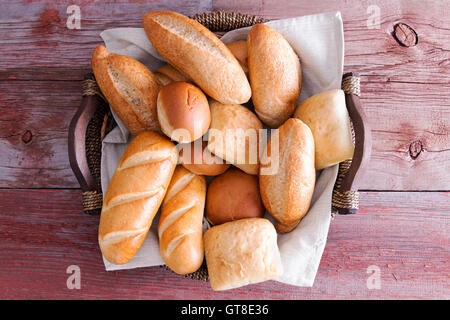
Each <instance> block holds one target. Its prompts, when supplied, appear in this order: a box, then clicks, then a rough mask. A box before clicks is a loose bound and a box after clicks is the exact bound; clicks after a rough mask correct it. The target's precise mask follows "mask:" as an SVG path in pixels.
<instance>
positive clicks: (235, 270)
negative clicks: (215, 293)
mask: <svg viewBox="0 0 450 320" xmlns="http://www.w3.org/2000/svg"><path fill="white" fill-rule="evenodd" d="M203 239H204V243H205V256H206V265H207V267H208V274H209V281H210V284H211V287H212V289H213V290H227V289H233V288H237V287H241V286H245V285H248V284H252V283H258V282H262V281H266V280H270V279H275V278H278V277H280V276H281V275H282V273H283V266H282V264H281V259H280V252H279V250H278V245H277V233H276V231H275V228H274V227H273V224H272V223H271V222H270V221H269V220H267V219H263V218H249V219H241V220H236V221H232V222H227V223H224V224H221V225H219V226H214V227H212V228H210V229H208V230H207V231H206V232H205V234H204V237H203Z"/></svg>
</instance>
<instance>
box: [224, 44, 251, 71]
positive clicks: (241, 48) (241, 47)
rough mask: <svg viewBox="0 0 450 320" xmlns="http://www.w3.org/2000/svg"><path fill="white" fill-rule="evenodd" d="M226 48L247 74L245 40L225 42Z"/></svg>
mask: <svg viewBox="0 0 450 320" xmlns="http://www.w3.org/2000/svg"><path fill="white" fill-rule="evenodd" d="M227 47H228V49H230V51H231V53H232V54H233V55H234V56H235V57H236V59H237V60H238V61H239V63H240V64H241V67H242V69H243V70H244V72H245V74H246V75H247V76H248V47H247V41H245V40H239V41H234V42H231V43H228V44H227Z"/></svg>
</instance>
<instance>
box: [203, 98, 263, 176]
mask: <svg viewBox="0 0 450 320" xmlns="http://www.w3.org/2000/svg"><path fill="white" fill-rule="evenodd" d="M209 105H210V109H211V126H210V130H209V132H208V135H209V137H208V149H209V150H210V151H211V152H212V153H214V154H215V155H216V156H218V157H220V158H222V159H225V160H226V161H227V162H229V163H231V164H233V165H235V166H236V167H238V168H240V169H241V170H243V171H244V172H246V173H248V174H258V168H259V136H260V134H259V130H260V129H262V128H263V125H262V123H261V121H260V120H259V119H258V117H257V116H256V115H255V114H254V113H253V112H251V111H250V110H249V109H247V108H246V107H244V106H241V105H237V104H222V103H220V102H217V101H213V100H210V104H209Z"/></svg>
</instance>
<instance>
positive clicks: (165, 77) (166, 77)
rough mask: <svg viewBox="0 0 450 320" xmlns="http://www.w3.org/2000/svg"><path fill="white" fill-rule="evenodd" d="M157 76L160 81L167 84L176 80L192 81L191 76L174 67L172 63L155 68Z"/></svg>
mask: <svg viewBox="0 0 450 320" xmlns="http://www.w3.org/2000/svg"><path fill="white" fill-rule="evenodd" d="M154 74H155V76H156V78H157V79H158V80H159V82H160V83H161V84H162V85H163V86H165V85H167V84H169V83H171V82H174V81H184V82H191V79H189V77H187V76H185V75H184V74H182V73H181V72H180V71H178V70H177V69H175V68H174V67H172V66H171V65H170V64H166V65H163V66H162V67H159V68H158V69H156V70H155V73H154Z"/></svg>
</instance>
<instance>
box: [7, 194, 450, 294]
mask: <svg viewBox="0 0 450 320" xmlns="http://www.w3.org/2000/svg"><path fill="white" fill-rule="evenodd" d="M80 193H81V192H80V191H79V190H18V189H17V190H3V191H2V192H1V193H0V238H1V239H2V241H1V242H0V270H1V272H0V288H2V290H0V298H1V299H6V298H8V299H18V298H22V299H36V298H40V299H132V298H134V299H231V298H232V299H346V298H349V299H380V298H400V299H406V298H426V299H433V298H441V299H448V298H450V265H449V261H450V250H449V248H450V246H449V245H450V237H449V233H448V230H449V228H450V217H449V215H448V212H449V210H450V206H449V204H450V201H449V199H450V193H437V192H435V193H403V192H400V193H363V194H362V199H361V200H362V201H361V203H362V206H361V208H360V211H359V214H358V215H354V216H338V217H336V219H334V220H333V222H332V224H331V229H330V233H329V239H328V242H327V246H326V249H325V252H324V255H323V258H322V262H321V264H320V268H319V272H318V275H317V277H316V281H315V284H314V286H313V287H312V288H300V287H295V286H290V285H285V284H281V283H278V282H275V281H268V282H264V283H261V284H257V285H251V286H248V287H245V288H240V289H234V290H230V291H225V292H213V291H211V289H210V288H209V284H208V283H205V282H200V281H197V280H190V279H185V278H183V277H181V276H179V275H175V274H173V273H170V272H169V271H165V270H162V269H160V268H159V267H151V268H142V269H134V270H126V271H117V272H105V271H104V267H103V263H102V260H101V256H100V251H99V249H98V245H97V231H98V229H97V228H98V217H92V216H87V215H85V214H83V213H82V212H81V204H80V203H81V199H80ZM49 199H51V201H49ZM70 265H78V266H79V267H80V269H81V289H80V290H76V289H74V290H69V289H67V286H66V281H67V278H68V277H69V275H68V274H66V269H67V267H68V266H70ZM369 266H377V267H379V268H380V275H381V288H380V289H374V290H369V289H368V288H367V285H366V282H367V278H368V277H369V276H370V274H368V273H367V268H368V267H369Z"/></svg>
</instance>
